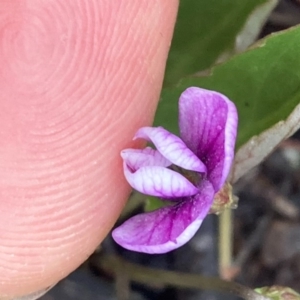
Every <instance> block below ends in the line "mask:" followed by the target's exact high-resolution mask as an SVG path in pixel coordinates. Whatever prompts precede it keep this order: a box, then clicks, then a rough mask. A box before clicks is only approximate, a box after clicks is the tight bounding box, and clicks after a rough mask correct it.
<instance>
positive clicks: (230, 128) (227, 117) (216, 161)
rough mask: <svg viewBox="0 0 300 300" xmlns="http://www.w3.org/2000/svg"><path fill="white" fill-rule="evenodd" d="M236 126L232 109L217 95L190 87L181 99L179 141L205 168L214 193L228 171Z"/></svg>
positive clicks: (226, 99) (233, 109)
mask: <svg viewBox="0 0 300 300" xmlns="http://www.w3.org/2000/svg"><path fill="white" fill-rule="evenodd" d="M237 122H238V116H237V111H236V107H235V105H234V104H233V103H232V102H231V101H230V100H229V99H228V98H227V97H225V96H224V95H222V94H220V93H217V92H214V91H209V90H205V89H201V88H197V87H191V88H188V89H186V90H185V91H184V92H183V93H182V95H181V97H180V100H179V127H180V135H181V138H182V140H183V141H184V142H185V144H186V145H187V146H188V147H189V148H190V149H191V150H192V151H193V152H194V153H195V154H196V155H197V156H198V157H199V158H200V159H201V161H203V162H204V164H205V165H206V167H207V176H208V180H209V181H210V182H211V183H212V184H213V186H214V189H215V191H216V192H217V191H218V190H219V189H220V188H221V187H222V185H223V184H224V182H225V180H226V178H227V176H228V173H229V171H230V167H231V164H232V161H233V157H234V146H235V139H236V133H237Z"/></svg>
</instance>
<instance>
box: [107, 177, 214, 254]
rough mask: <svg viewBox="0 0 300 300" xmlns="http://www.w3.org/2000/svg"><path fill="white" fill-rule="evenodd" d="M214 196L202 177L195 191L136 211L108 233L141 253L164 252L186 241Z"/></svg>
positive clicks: (123, 245)
mask: <svg viewBox="0 0 300 300" xmlns="http://www.w3.org/2000/svg"><path fill="white" fill-rule="evenodd" d="M213 197H214V189H213V187H212V185H211V183H210V182H208V181H203V182H202V184H201V186H200V191H199V193H198V194H197V195H195V196H192V197H187V198H184V199H182V200H181V201H180V202H178V203H177V204H176V205H174V206H167V207H163V208H160V209H158V210H156V211H153V212H150V213H144V214H140V215H136V216H134V217H132V218H131V219H129V220H127V221H126V222H125V223H124V224H122V225H121V226H120V227H118V228H116V229H115V230H114V231H113V233H112V236H113V238H114V240H115V241H116V242H117V243H118V244H120V245H121V246H122V247H124V248H126V249H129V250H132V251H138V252H144V253H166V252H169V251H171V250H174V249H176V248H178V247H180V246H182V245H183V244H185V243H187V242H188V241H189V240H190V239H191V238H192V237H193V236H194V234H195V233H196V231H197V230H198V228H199V227H200V225H201V223H202V221H203V219H204V218H205V217H206V215H207V213H208V211H209V208H210V206H211V204H212V201H213Z"/></svg>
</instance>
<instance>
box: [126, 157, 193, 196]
mask: <svg viewBox="0 0 300 300" xmlns="http://www.w3.org/2000/svg"><path fill="white" fill-rule="evenodd" d="M123 167H124V175H125V177H126V179H127V181H128V183H129V184H130V185H131V186H132V187H133V188H134V189H136V190H137V191H139V192H141V193H143V194H146V195H151V196H157V197H162V198H168V199H171V198H178V197H184V196H191V195H195V194H196V193H197V192H198V189H197V188H196V187H195V186H194V185H193V184H192V183H191V182H190V181H189V180H188V179H186V178H185V177H184V176H182V175H181V174H179V173H177V172H174V171H172V170H170V169H167V168H164V167H159V166H149V167H142V168H140V169H138V170H136V171H133V170H132V169H131V168H130V166H128V165H127V163H126V162H125V161H124V163H123Z"/></svg>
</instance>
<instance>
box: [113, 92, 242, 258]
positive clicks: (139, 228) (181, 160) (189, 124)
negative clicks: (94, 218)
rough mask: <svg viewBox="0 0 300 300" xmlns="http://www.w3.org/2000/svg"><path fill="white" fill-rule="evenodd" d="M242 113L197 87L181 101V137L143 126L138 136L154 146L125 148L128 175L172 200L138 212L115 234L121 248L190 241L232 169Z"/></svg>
mask: <svg viewBox="0 0 300 300" xmlns="http://www.w3.org/2000/svg"><path fill="white" fill-rule="evenodd" d="M237 122H238V116H237V111H236V108H235V105H234V104H233V103H232V102H231V101H230V100H229V99H228V98H227V97H225V96H224V95H222V94H220V93H217V92H214V91H209V90H205V89H201V88H197V87H190V88H188V89H187V90H185V91H184V92H183V93H182V94H181V96H180V99H179V128H180V136H181V139H180V138H179V137H177V136H175V135H173V134H172V133H170V132H168V131H167V130H165V129H164V128H162V127H143V128H141V129H139V130H138V132H137V133H136V135H135V137H134V138H135V139H137V138H142V139H145V140H147V141H149V142H152V143H153V144H154V146H155V147H156V150H155V149H152V148H150V147H147V148H145V149H125V150H123V151H122V152H121V156H122V158H123V166H124V174H125V177H126V179H127V181H128V182H129V184H130V185H131V186H132V187H133V188H134V189H136V190H137V191H139V192H141V193H144V194H147V195H152V196H157V197H160V198H162V199H165V200H168V201H172V202H174V205H171V206H165V207H163V208H160V209H158V210H155V211H152V212H149V213H143V214H139V215H136V216H134V217H132V218H130V219H129V220H127V221H126V222H125V223H124V224H122V225H121V226H120V227H118V228H116V229H115V230H114V231H113V233H112V235H113V238H114V240H115V241H116V242H117V243H118V244H120V245H121V246H122V247H124V248H126V249H129V250H133V251H138V252H145V253H165V252H168V251H171V250H173V249H176V248H178V247H180V246H182V245H183V244H185V243H186V242H188V241H189V240H190V239H191V238H192V237H193V236H194V234H195V233H196V231H197V230H198V229H199V227H200V225H201V223H202V221H203V219H204V218H205V217H206V215H207V214H208V212H209V209H210V207H211V205H212V203H213V199H214V195H215V194H216V193H217V192H218V191H219V190H220V188H221V187H222V186H223V184H224V183H225V180H226V178H227V176H228V173H229V171H230V167H231V163H232V160H233V157H234V145H235V139H236V132H237Z"/></svg>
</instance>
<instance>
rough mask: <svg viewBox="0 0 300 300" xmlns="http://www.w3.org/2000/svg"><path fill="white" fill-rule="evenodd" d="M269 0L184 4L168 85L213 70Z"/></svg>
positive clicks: (202, 0) (201, 0) (191, 0)
mask: <svg viewBox="0 0 300 300" xmlns="http://www.w3.org/2000/svg"><path fill="white" fill-rule="evenodd" d="M265 2H267V0H251V1H241V0H221V1H220V0H183V1H180V6H179V12H178V18H177V22H176V27H175V32H174V37H173V41H172V47H171V50H170V53H169V58H168V62H167V68H166V74H165V85H166V86H167V85H170V84H172V83H176V82H177V81H178V80H179V79H180V78H182V77H183V76H185V75H190V74H193V73H195V72H198V71H200V70H204V69H206V68H208V67H210V66H211V65H212V64H213V63H214V62H215V61H216V59H217V58H218V57H219V56H220V55H221V54H222V53H223V52H225V51H226V50H230V49H231V48H233V45H234V42H235V38H236V36H237V34H238V33H239V31H240V30H241V29H242V27H243V25H244V24H245V22H246V20H247V18H248V17H249V15H250V14H251V13H252V12H253V10H254V9H255V8H256V7H257V6H258V5H261V4H264V3H265Z"/></svg>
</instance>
